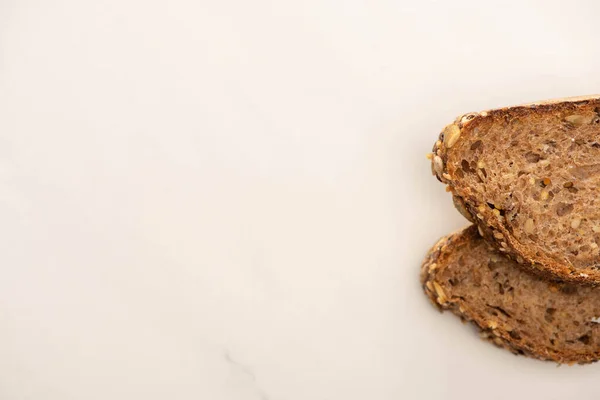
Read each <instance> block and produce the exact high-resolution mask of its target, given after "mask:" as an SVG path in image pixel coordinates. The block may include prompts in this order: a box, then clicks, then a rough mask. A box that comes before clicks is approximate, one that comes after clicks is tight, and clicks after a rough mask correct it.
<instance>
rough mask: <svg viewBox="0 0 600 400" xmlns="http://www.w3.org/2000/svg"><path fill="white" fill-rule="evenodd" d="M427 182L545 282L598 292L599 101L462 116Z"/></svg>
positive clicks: (444, 137) (440, 146)
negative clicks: (448, 194)
mask: <svg viewBox="0 0 600 400" xmlns="http://www.w3.org/2000/svg"><path fill="white" fill-rule="evenodd" d="M431 162H432V169H433V173H434V174H435V175H436V176H437V178H438V179H439V180H440V181H442V182H443V183H446V184H448V185H449V187H450V190H451V191H452V193H453V195H454V203H455V205H456V207H457V208H458V209H459V211H461V213H463V215H465V216H466V217H467V218H468V219H469V220H470V221H472V222H475V223H476V224H478V225H479V227H480V232H481V234H482V235H485V236H486V238H487V239H488V240H489V241H490V242H494V243H495V246H496V247H497V248H498V249H499V250H500V251H502V252H504V253H505V254H507V255H508V256H509V257H511V258H513V259H514V260H516V261H517V262H518V263H519V264H522V265H523V266H524V267H525V268H528V269H530V270H532V271H535V272H538V273H540V274H543V275H546V276H547V277H549V278H559V279H561V280H567V281H573V282H587V283H600V248H599V246H600V98H599V97H598V96H591V97H585V98H571V99H563V100H556V101H549V102H544V103H537V104H530V105H525V106H516V107H509V108H502V109H497V110H491V111H484V112H480V113H472V114H466V115H464V116H461V117H459V118H457V119H456V121H455V122H454V123H452V124H450V125H448V126H447V127H446V128H445V129H444V130H443V132H442V133H441V134H440V136H439V140H438V141H437V142H436V143H435V146H434V148H433V153H432V154H431Z"/></svg>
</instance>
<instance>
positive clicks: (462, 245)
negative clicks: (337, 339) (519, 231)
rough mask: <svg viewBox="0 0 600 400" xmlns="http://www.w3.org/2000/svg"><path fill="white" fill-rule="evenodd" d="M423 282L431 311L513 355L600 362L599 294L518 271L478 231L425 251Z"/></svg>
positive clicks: (474, 229)
mask: <svg viewBox="0 0 600 400" xmlns="http://www.w3.org/2000/svg"><path fill="white" fill-rule="evenodd" d="M421 283H422V285H423V289H424V290H425V293H426V294H427V295H428V296H429V298H430V299H431V300H432V302H433V304H434V305H436V306H437V307H438V308H440V309H442V310H451V311H452V312H453V313H455V314H456V315H458V316H459V317H461V318H463V319H465V320H468V321H472V322H473V323H474V324H475V325H476V326H477V327H478V328H479V329H480V330H481V336H482V337H483V338H485V339H487V340H489V341H491V342H493V343H495V344H496V345H498V346H500V347H504V348H506V349H508V350H510V351H512V352H513V353H515V354H524V355H528V356H530V357H534V358H538V359H541V360H552V361H556V362H558V363H566V364H571V363H581V364H583V363H588V362H593V361H596V360H598V359H600V320H598V319H597V318H598V317H600V290H598V289H597V288H594V287H593V286H591V285H578V284H573V283H569V282H558V281H556V282H551V281H548V280H545V279H543V278H541V277H539V276H537V275H534V274H531V273H529V272H526V271H524V270H523V269H521V268H517V267H516V263H515V262H514V261H511V260H509V259H508V258H506V257H504V256H503V255H502V254H500V253H499V252H498V251H497V250H495V249H493V247H492V246H491V245H490V244H489V243H488V242H486V241H485V240H484V239H482V238H481V237H480V236H479V235H478V233H477V227H475V226H471V227H469V228H467V229H465V230H463V231H461V232H459V233H456V234H453V235H450V236H447V237H445V238H442V239H441V240H440V241H439V242H438V243H437V244H436V245H435V246H434V247H433V248H432V249H431V250H430V252H429V254H428V255H427V257H426V259H425V261H424V262H423V266H422V269H421Z"/></svg>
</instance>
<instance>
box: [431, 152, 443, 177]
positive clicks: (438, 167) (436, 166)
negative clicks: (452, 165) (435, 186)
mask: <svg viewBox="0 0 600 400" xmlns="http://www.w3.org/2000/svg"><path fill="white" fill-rule="evenodd" d="M433 170H434V171H435V173H436V174H438V175H441V174H442V172H443V171H444V161H442V158H441V157H440V156H435V157H433Z"/></svg>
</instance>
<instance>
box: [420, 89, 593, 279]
mask: <svg viewBox="0 0 600 400" xmlns="http://www.w3.org/2000/svg"><path fill="white" fill-rule="evenodd" d="M586 105H589V106H600V95H593V96H584V97H573V98H566V99H556V100H550V101H545V102H539V103H532V104H528V105H521V106H514V107H504V108H499V109H495V110H489V111H482V112H480V113H468V114H464V115H462V116H459V117H458V118H456V120H455V121H454V123H452V124H450V125H449V126H452V125H454V126H456V127H458V129H459V132H460V133H459V136H458V139H456V141H457V140H461V139H464V138H465V137H468V136H469V135H470V134H471V131H472V130H473V128H475V127H477V125H479V124H480V123H481V122H482V121H483V120H484V119H486V118H503V117H505V116H510V117H517V116H519V115H523V114H531V113H539V114H545V113H552V112H558V111H561V112H563V111H566V110H573V111H575V110H576V109H577V108H578V107H581V106H586ZM445 130H446V129H444V131H445ZM444 131H442V132H441V133H440V135H439V140H438V141H436V143H435V145H434V147H433V152H432V157H431V159H432V160H431V161H432V172H433V174H434V175H435V176H436V178H437V179H438V180H439V181H440V182H442V183H445V184H447V185H448V186H449V190H450V191H451V192H452V194H453V196H454V204H455V206H456V208H457V209H458V210H459V211H460V212H461V214H463V215H464V216H465V217H466V218H467V219H468V220H469V221H471V222H474V223H476V224H477V225H478V227H479V231H480V234H481V235H482V236H483V237H484V238H485V239H486V240H487V241H489V242H490V243H492V244H493V245H494V246H495V247H496V248H497V249H498V250H499V251H501V252H503V253H504V255H506V256H508V257H509V258H511V259H512V260H514V261H516V262H517V263H519V264H520V265H521V266H522V268H523V269H525V270H527V271H529V272H532V273H535V274H537V275H539V276H542V277H544V278H545V279H551V280H561V281H566V282H575V283H583V284H591V285H599V284H600V271H594V270H589V269H587V270H575V269H573V268H572V267H570V266H569V265H565V264H561V263H559V262H556V261H555V260H554V259H552V258H550V257H548V256H546V255H544V254H542V255H536V254H535V252H534V251H532V250H531V249H529V248H528V247H527V246H524V245H522V244H521V243H519V241H518V240H516V238H515V237H514V236H513V235H512V234H511V232H510V231H509V230H508V228H507V226H506V224H504V223H502V218H501V217H500V218H499V217H498V215H495V214H494V213H493V210H491V209H489V207H482V208H478V207H477V202H478V200H477V198H476V197H475V196H474V195H473V193H472V192H471V190H470V189H469V187H468V186H464V185H461V182H460V181H458V180H455V179H454V178H453V177H452V176H450V174H449V173H448V171H447V169H446V167H447V160H448V152H449V151H452V150H451V147H452V143H448V137H444V136H445V132H444ZM456 141H455V142H456ZM449 144H450V145H449ZM436 158H437V159H436Z"/></svg>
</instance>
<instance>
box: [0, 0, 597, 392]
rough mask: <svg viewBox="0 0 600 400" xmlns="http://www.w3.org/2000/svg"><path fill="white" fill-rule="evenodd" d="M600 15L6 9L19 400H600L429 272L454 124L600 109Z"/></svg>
mask: <svg viewBox="0 0 600 400" xmlns="http://www.w3.org/2000/svg"><path fill="white" fill-rule="evenodd" d="M486 4H487V5H486ZM599 12H600V5H599V4H598V3H597V2H594V1H579V2H577V1H574V2H570V3H568V4H567V3H565V2H555V1H530V2H500V3H498V2H495V3H493V4H492V3H486V2H481V3H480V2H475V1H460V2H441V1H440V2H428V1H423V2H417V1H411V2H402V1H401V0H389V1H383V0H369V1H366V0H364V1H354V0H352V1H332V0H303V1H291V0H282V1H268V0H255V1H246V0H237V1H236V0H221V1H208V0H200V1H191V0H190V1H182V0H172V1H152V0H146V1H142V0H100V1H77V0H52V1H40V0H38V1H34V0H1V1H0V221H1V224H0V237H1V239H2V241H1V243H2V244H1V245H0V398H1V399H3V400H4V399H6V400H17V399H18V400H21V399H28V400H37V399H40V400H68V399H86V400H87V399H90V400H94V399H99V400H100V399H101V400H106V399H111V400H112V399H127V400H130V399H143V400H152V399H194V400H197V399H202V400H238V399H239V400H341V399H343V400H364V399H377V400H396V399H461V400H463V399H467V400H468V399H486V400H495V399H498V400H500V399H535V398H543V399H545V400H552V399H561V400H562V399H566V398H573V397H574V396H575V395H577V399H579V400H585V399H595V398H598V394H597V393H598V389H597V382H598V376H600V365H592V366H586V367H572V368H568V367H561V368H557V367H556V366H555V365H553V364H547V363H541V362H536V361H532V360H528V359H526V358H519V357H515V356H512V355H511V354H509V353H507V352H503V351H501V350H498V349H496V348H494V347H493V346H490V345H489V344H487V343H484V342H481V341H479V340H478V339H477V338H476V335H475V334H474V332H473V331H472V329H470V327H469V326H466V325H462V324H461V323H460V322H459V321H458V320H457V319H455V318H453V317H452V316H450V315H440V314H438V313H437V312H435V311H434V310H433V308H432V307H431V306H430V305H429V303H428V302H427V300H426V298H425V297H424V296H423V295H422V293H421V290H420V287H419V285H418V279H417V273H418V268H419V264H420V261H421V258H422V257H423V255H424V254H425V252H426V250H427V249H428V247H429V246H430V245H432V244H433V242H434V241H435V240H436V239H437V238H438V237H439V236H441V235H443V234H446V233H448V232H450V231H451V230H454V229H456V228H459V227H461V226H463V225H464V224H465V221H464V220H462V218H461V217H460V216H459V215H458V214H457V213H456V212H455V211H454V210H453V208H452V205H451V201H450V197H449V196H448V195H447V193H445V192H444V188H443V187H442V185H440V184H438V183H437V181H435V179H433V178H432V177H431V176H430V172H429V165H428V163H427V161H426V159H425V153H426V152H427V151H428V150H429V149H430V147H431V144H432V142H433V140H434V139H435V136H436V135H437V133H438V132H439V130H440V129H441V127H443V126H444V125H445V124H446V123H447V122H449V121H450V120H452V119H453V118H454V116H455V115H457V114H459V113H462V112H467V111H471V110H478V109H485V108H490V107H495V106H501V105H509V104H513V103H519V102H524V101H532V100H538V99H544V98H549V97H562V96H567V95H579V94H586V93H598V92H600V74H599V73H598V71H599V70H600V68H599V67H600V55H599V53H598V39H597V38H598V29H597V20H598V14H599Z"/></svg>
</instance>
